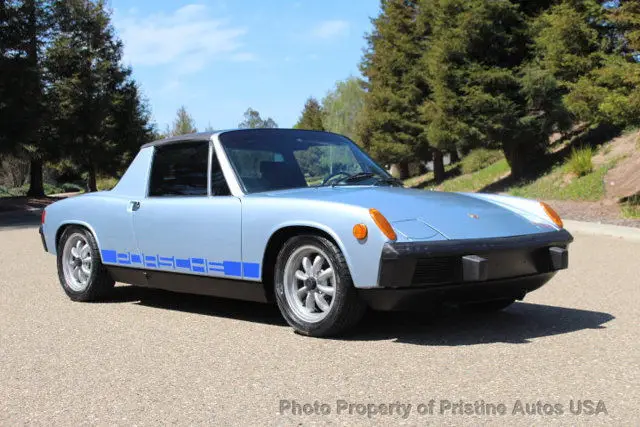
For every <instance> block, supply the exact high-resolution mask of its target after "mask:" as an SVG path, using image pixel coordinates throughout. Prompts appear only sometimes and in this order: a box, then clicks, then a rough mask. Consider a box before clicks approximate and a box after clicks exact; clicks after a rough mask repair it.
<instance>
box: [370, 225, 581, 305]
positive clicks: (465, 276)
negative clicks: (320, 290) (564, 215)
mask: <svg viewBox="0 0 640 427" xmlns="http://www.w3.org/2000/svg"><path fill="white" fill-rule="evenodd" d="M572 241H573V237H572V236H571V234H569V232H567V231H566V230H558V231H553V232H548V233H540V234H531V235H525V236H514V237H501V238H490V239H466V240H444V241H439V242H407V243H387V244H385V246H384V248H383V251H382V257H381V260H380V271H379V274H378V288H375V289H362V290H360V291H359V292H360V293H361V295H362V296H363V298H364V299H365V300H367V301H368V302H369V305H370V306H372V307H373V308H378V309H385V310H390V309H395V308H403V306H405V305H407V304H409V305H411V304H413V303H414V302H418V303H419V300H422V299H429V300H432V301H441V302H442V301H451V302H461V301H482V300H491V299H501V298H514V299H521V298H523V297H524V295H525V294H526V293H528V292H531V291H532V290H535V289H537V288H539V287H540V286H542V285H544V284H545V283H546V282H547V281H549V279H551V278H552V277H553V275H554V274H555V272H556V271H558V270H562V269H565V268H567V267H568V250H567V246H568V245H569V243H571V242H572ZM420 297H424V298H420Z"/></svg>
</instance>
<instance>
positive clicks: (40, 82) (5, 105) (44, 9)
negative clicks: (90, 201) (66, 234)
mask: <svg viewBox="0 0 640 427" xmlns="http://www.w3.org/2000/svg"><path fill="white" fill-rule="evenodd" d="M0 28H1V29H2V31H0V33H1V35H0V53H1V58H0V60H1V61H2V63H1V64H0V65H1V66H0V70H2V76H0V78H1V80H2V83H3V84H2V85H0V99H1V100H2V101H0V119H1V120H0V150H2V151H5V152H7V151H9V152H13V153H17V154H19V155H20V156H21V157H25V158H28V159H30V162H31V165H30V179H29V181H30V189H29V194H30V195H34V196H38V195H42V194H44V190H45V189H44V188H43V185H42V182H43V165H44V164H45V162H54V163H55V162H63V163H65V164H67V163H68V164H71V165H73V167H74V168H75V169H79V170H81V171H83V172H86V173H87V176H88V177H89V182H88V187H89V188H90V189H92V190H93V189H95V174H96V172H99V171H105V172H107V171H108V172H110V173H113V172H114V171H115V170H118V169H120V168H121V167H122V166H123V164H125V163H126V162H127V161H128V160H129V159H130V158H131V156H132V154H133V153H134V152H135V151H137V149H138V147H139V146H140V144H142V143H144V142H147V141H148V140H149V139H150V135H151V133H152V127H151V125H150V124H149V121H150V113H149V111H148V107H147V105H146V102H145V101H144V100H143V99H142V97H141V95H140V92H139V89H138V86H137V84H136V83H135V81H134V80H133V79H132V78H131V71H130V70H129V69H127V68H126V67H124V66H123V65H122V64H121V57H122V43H121V42H120V41H119V40H118V39H117V37H116V36H115V32H114V30H113V28H112V26H111V24H110V15H109V12H108V11H107V9H106V6H105V4H104V2H103V1H101V0H90V1H89V0H69V1H61V0H22V1H18V0H15V1H13V0H12V1H2V2H1V3H0ZM5 83H6V84H5ZM5 125H6V126H5Z"/></svg>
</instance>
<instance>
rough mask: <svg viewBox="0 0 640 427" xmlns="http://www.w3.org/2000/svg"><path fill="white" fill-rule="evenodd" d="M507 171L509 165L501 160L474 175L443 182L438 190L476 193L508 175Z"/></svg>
mask: <svg viewBox="0 0 640 427" xmlns="http://www.w3.org/2000/svg"><path fill="white" fill-rule="evenodd" d="M509 171H510V169H509V164H508V163H507V161H506V160H505V159H502V160H499V161H497V162H496V163H494V164H492V165H491V166H488V167H486V168H484V169H480V170H479V171H477V172H475V173H472V174H467V175H461V176H458V177H456V178H453V179H450V180H448V181H445V182H444V183H442V185H441V186H440V188H439V189H441V190H442V191H464V192H473V191H478V190H481V189H482V188H484V187H486V186H487V185H489V184H492V183H494V182H496V181H497V180H499V179H500V178H502V177H503V176H504V175H507V174H509Z"/></svg>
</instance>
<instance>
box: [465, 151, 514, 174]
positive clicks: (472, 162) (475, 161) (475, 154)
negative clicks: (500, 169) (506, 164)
mask: <svg viewBox="0 0 640 427" xmlns="http://www.w3.org/2000/svg"><path fill="white" fill-rule="evenodd" d="M501 159H504V154H503V153H502V151H500V150H488V149H486V148H478V149H476V150H473V151H471V152H470V153H469V154H467V155H466V156H465V157H464V158H463V159H462V161H461V162H460V169H461V170H462V173H463V174H467V173H473V172H475V171H479V170H480V169H483V168H486V167H487V166H489V165H492V164H494V163H496V162H498V161H500V160H501Z"/></svg>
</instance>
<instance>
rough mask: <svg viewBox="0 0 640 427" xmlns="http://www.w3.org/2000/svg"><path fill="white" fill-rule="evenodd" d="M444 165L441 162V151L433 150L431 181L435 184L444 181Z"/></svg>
mask: <svg viewBox="0 0 640 427" xmlns="http://www.w3.org/2000/svg"><path fill="white" fill-rule="evenodd" d="M444 178H445V176H444V163H443V162H442V151H440V150H433V180H434V181H435V182H436V183H441V182H442V181H444Z"/></svg>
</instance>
